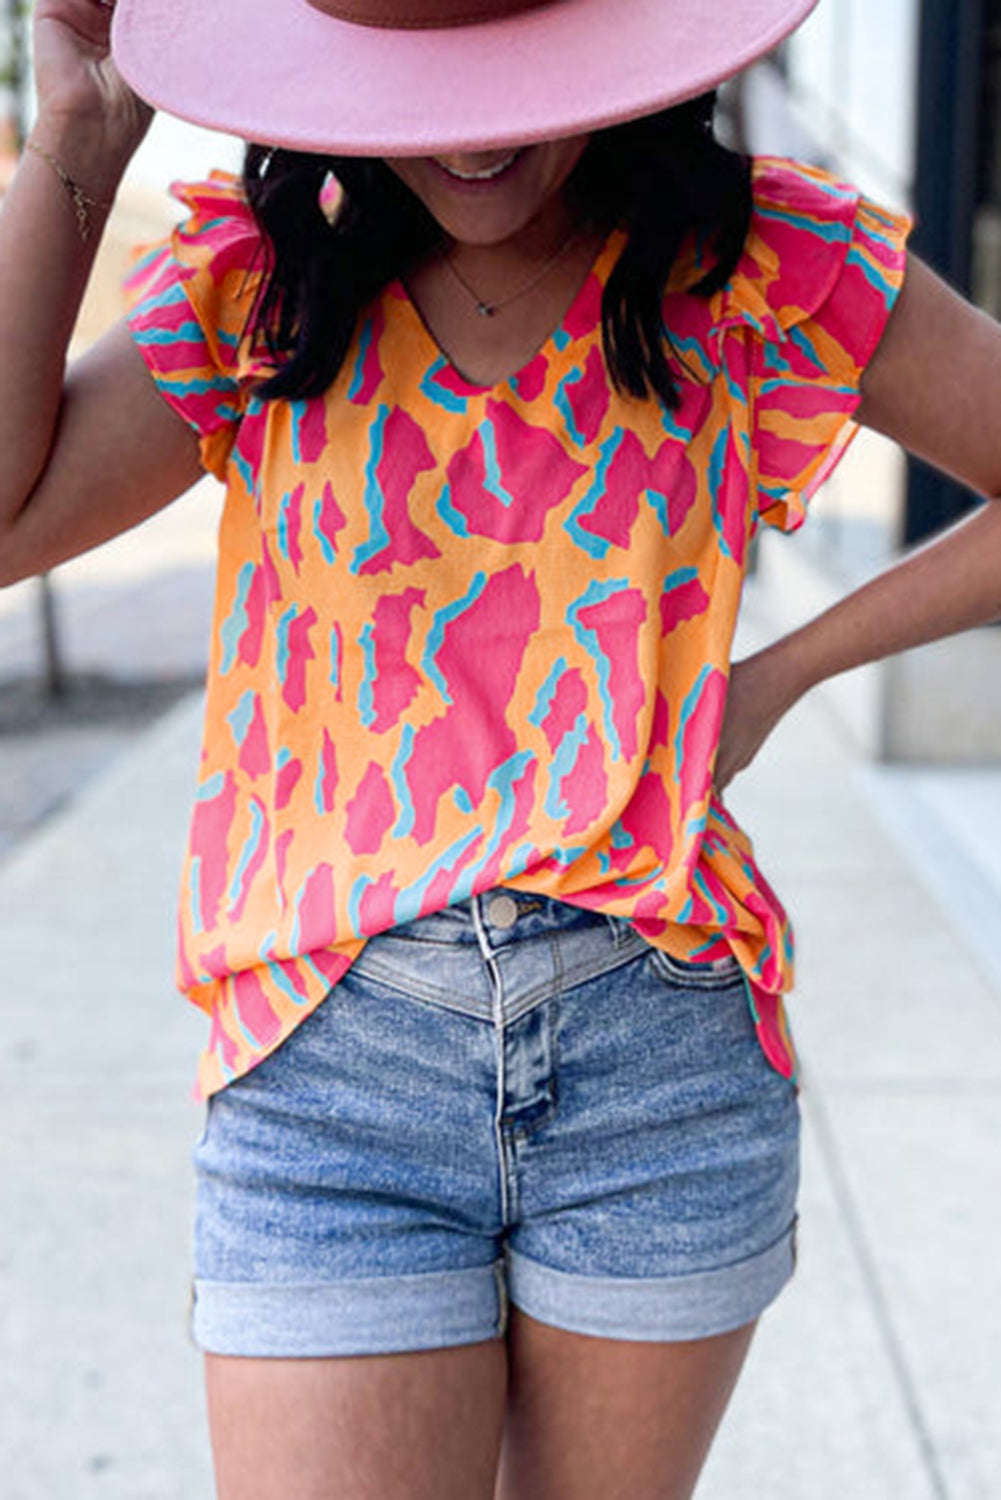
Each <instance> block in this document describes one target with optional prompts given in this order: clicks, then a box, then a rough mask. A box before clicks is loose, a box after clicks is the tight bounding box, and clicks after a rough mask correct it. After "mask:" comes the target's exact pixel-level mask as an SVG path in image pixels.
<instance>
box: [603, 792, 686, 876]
mask: <svg viewBox="0 0 1001 1500" xmlns="http://www.w3.org/2000/svg"><path fill="white" fill-rule="evenodd" d="M673 816H674V815H673V812H672V809H671V799H670V797H669V796H668V794H667V787H666V786H665V784H664V778H663V776H660V775H657V774H656V773H655V772H653V771H648V772H647V773H646V775H644V776H641V777H640V779H639V782H638V783H637V786H636V790H635V792H634V793H633V795H632V797H631V798H630V800H629V802H628V803H627V805H626V807H625V808H624V810H623V812H622V816H621V817H620V819H619V822H620V823H621V824H622V827H623V829H624V830H625V832H626V833H627V834H628V835H629V837H630V838H631V839H632V847H630V848H625V849H613V850H612V855H611V858H612V864H613V865H614V866H615V867H616V868H617V869H626V868H627V867H628V866H629V865H630V864H631V862H632V860H633V859H634V858H635V856H636V850H637V849H640V848H643V847H644V846H645V847H647V848H650V849H653V850H654V852H655V854H656V856H657V858H658V860H659V861H661V862H662V863H663V864H664V865H665V866H666V865H667V864H668V863H669V861H670V858H671V850H672V848H673V845H674V838H673V834H672V829H671V825H672V822H673Z"/></svg>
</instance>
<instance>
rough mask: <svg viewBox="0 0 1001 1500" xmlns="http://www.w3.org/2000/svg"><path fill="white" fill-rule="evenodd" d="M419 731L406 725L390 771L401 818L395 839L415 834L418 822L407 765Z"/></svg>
mask: <svg viewBox="0 0 1001 1500" xmlns="http://www.w3.org/2000/svg"><path fill="white" fill-rule="evenodd" d="M416 734H417V731H416V729H415V728H414V726H413V725H412V724H404V726H403V733H402V735H401V736H400V748H399V750H398V751H397V752H396V758H395V760H394V761H393V767H392V770H391V771H390V773H389V774H390V776H391V778H392V782H393V786H394V787H395V789H396V800H397V801H398V802H399V804H400V816H399V817H398V818H397V820H396V827H395V828H394V829H393V837H394V838H406V836H407V834H408V833H412V832H413V827H414V824H415V823H416V821H417V811H416V809H415V807H414V799H413V797H412V796H411V794H410V783H409V781H408V780H407V765H408V763H409V761H410V757H411V755H413V753H414V739H415V737H416Z"/></svg>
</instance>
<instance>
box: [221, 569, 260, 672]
mask: <svg viewBox="0 0 1001 1500" xmlns="http://www.w3.org/2000/svg"><path fill="white" fill-rule="evenodd" d="M253 581H254V564H253V563H244V565H243V567H242V568H241V569H240V571H239V573H238V574H237V578H236V599H235V600H234V601H233V608H232V610H231V611H230V613H229V615H228V616H227V617H226V619H225V620H224V621H223V623H222V625H221V626H220V629H219V637H220V640H221V641H222V662H221V664H220V667H219V671H220V672H221V674H222V675H223V677H225V676H226V674H227V673H228V672H232V670H233V668H234V666H235V665H236V656H237V652H238V650H239V647H240V637H241V636H242V635H243V632H244V631H245V630H246V629H247V626H248V625H249V624H250V616H249V615H248V613H247V600H248V599H249V598H250V586H251V584H252V583H253Z"/></svg>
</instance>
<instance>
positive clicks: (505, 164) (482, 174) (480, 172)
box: [431, 149, 525, 192]
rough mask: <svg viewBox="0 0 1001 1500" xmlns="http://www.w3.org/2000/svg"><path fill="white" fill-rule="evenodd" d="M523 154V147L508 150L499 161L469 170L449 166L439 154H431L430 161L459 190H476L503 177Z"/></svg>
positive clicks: (482, 188)
mask: <svg viewBox="0 0 1001 1500" xmlns="http://www.w3.org/2000/svg"><path fill="white" fill-rule="evenodd" d="M524 154H525V152H524V149H520V150H517V151H510V152H508V154H507V155H506V156H503V157H501V158H500V160H499V161H496V162H491V163H490V164H489V165H488V166H485V167H478V168H477V169H476V170H475V171H471V172H470V171H460V170H459V169H458V168H456V167H450V166H449V165H448V164H447V163H446V162H445V161H443V160H442V158H441V157H440V156H432V157H431V162H432V165H433V166H434V167H436V168H437V170H438V171H439V172H440V173H441V174H442V176H443V177H444V178H445V179H446V180H447V181H448V182H449V183H450V184H452V185H453V186H454V187H456V188H458V189H459V190H460V191H466V192H477V191H483V190H484V189H489V188H491V187H493V186H494V184H495V183H497V182H499V181H501V180H502V179H503V178H505V177H506V176H507V175H508V174H509V173H510V172H512V171H513V170H514V168H515V167H516V166H517V165H518V163H519V162H520V161H521V159H522V157H523V156H524Z"/></svg>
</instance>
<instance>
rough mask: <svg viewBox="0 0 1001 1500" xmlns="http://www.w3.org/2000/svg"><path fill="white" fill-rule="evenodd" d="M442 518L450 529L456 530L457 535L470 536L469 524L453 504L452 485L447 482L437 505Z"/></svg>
mask: <svg viewBox="0 0 1001 1500" xmlns="http://www.w3.org/2000/svg"><path fill="white" fill-rule="evenodd" d="M435 509H436V510H437V512H438V514H439V516H441V519H442V520H443V521H444V522H445V525H446V526H447V527H448V529H449V531H454V532H455V535H456V536H461V537H468V536H469V534H470V532H469V526H468V524H467V522H466V518H465V516H464V515H463V514H462V512H461V511H459V510H456V508H455V506H454V505H453V504H452V486H451V485H450V484H446V485H445V486H444V488H443V489H442V492H441V494H440V495H439V496H438V504H437V506H436V507H435Z"/></svg>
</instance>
